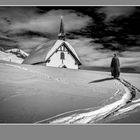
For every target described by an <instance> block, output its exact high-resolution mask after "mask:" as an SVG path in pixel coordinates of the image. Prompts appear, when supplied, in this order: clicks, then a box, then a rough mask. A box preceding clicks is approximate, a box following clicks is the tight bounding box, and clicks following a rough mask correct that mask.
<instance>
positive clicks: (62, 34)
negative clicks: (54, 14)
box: [58, 16, 65, 40]
mask: <svg viewBox="0 0 140 140" xmlns="http://www.w3.org/2000/svg"><path fill="white" fill-rule="evenodd" d="M58 39H60V40H65V31H64V23H63V16H61V22H60V31H59V34H58Z"/></svg>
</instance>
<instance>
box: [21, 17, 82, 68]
mask: <svg viewBox="0 0 140 140" xmlns="http://www.w3.org/2000/svg"><path fill="white" fill-rule="evenodd" d="M61 45H64V46H65V47H66V48H67V49H68V50H69V52H70V54H71V55H72V56H73V58H74V59H75V60H76V61H77V62H78V64H79V65H81V62H80V59H79V57H78V56H77V54H76V52H75V50H74V49H73V47H72V46H71V45H70V44H69V43H68V42H67V41H65V32H64V24H63V17H61V22H60V32H59V34H58V40H56V41H55V40H51V41H48V42H45V43H44V44H41V45H39V46H38V47H37V48H35V50H33V51H32V52H31V54H30V55H29V56H28V57H27V58H26V59H25V60H24V61H23V63H24V64H39V63H45V62H46V61H47V60H48V59H49V58H50V57H51V56H52V55H53V53H55V51H56V50H57V49H58V48H59V47H60V46H61Z"/></svg>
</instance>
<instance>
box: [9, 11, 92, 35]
mask: <svg viewBox="0 0 140 140" xmlns="http://www.w3.org/2000/svg"><path fill="white" fill-rule="evenodd" d="M61 15H63V17H64V25H65V30H66V31H68V32H69V31H75V30H80V29H81V28H84V27H85V26H87V25H88V23H89V22H91V18H90V17H89V16H86V15H82V14H81V13H76V12H74V11H73V10H51V11H49V12H47V13H45V14H42V15H39V16H36V17H33V18H30V19H29V20H28V21H26V22H15V23H14V24H12V25H10V29H11V30H12V31H14V32H20V31H21V30H30V31H37V32H43V33H52V34H54V33H58V31H59V25H60V16H61Z"/></svg>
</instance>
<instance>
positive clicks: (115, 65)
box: [110, 54, 120, 78]
mask: <svg viewBox="0 0 140 140" xmlns="http://www.w3.org/2000/svg"><path fill="white" fill-rule="evenodd" d="M110 67H111V75H112V76H113V77H114V78H119V76H120V62H119V58H118V56H117V54H114V56H113V58H112V61H111V65H110Z"/></svg>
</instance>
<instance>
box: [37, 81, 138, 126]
mask: <svg viewBox="0 0 140 140" xmlns="http://www.w3.org/2000/svg"><path fill="white" fill-rule="evenodd" d="M116 82H117V84H122V86H123V87H124V90H125V94H124V95H123V96H122V98H121V99H120V100H118V101H115V102H114V103H111V104H109V105H106V106H104V107H102V108H100V109H97V110H95V111H89V112H86V113H79V114H73V115H70V116H67V117H61V115H59V118H58V119H54V120H52V121H50V122H49V119H46V120H43V121H48V123H49V124H91V123H96V122H97V121H99V120H102V119H104V118H106V117H108V116H110V115H111V114H113V115H114V114H115V115H119V114H122V113H124V112H127V111H130V110H133V109H135V108H137V107H138V106H140V103H137V102H140V99H138V100H135V101H132V102H133V103H137V104H133V105H131V106H129V107H127V108H123V107H125V105H126V104H127V103H128V102H129V101H130V102H131V98H132V93H131V91H132V90H133V91H134V86H133V85H131V84H130V83H129V82H127V81H126V80H123V79H119V80H116ZM136 90H138V89H137V88H135V92H136ZM115 115H114V116H115ZM52 118H53V117H52ZM52 118H50V119H52ZM54 118H55V117H54ZM43 121H40V122H39V123H41V122H43Z"/></svg>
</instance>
